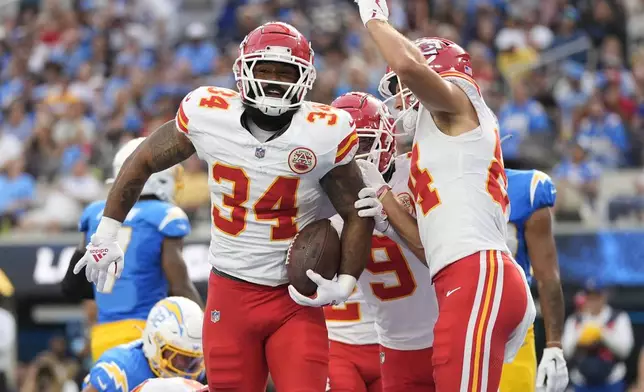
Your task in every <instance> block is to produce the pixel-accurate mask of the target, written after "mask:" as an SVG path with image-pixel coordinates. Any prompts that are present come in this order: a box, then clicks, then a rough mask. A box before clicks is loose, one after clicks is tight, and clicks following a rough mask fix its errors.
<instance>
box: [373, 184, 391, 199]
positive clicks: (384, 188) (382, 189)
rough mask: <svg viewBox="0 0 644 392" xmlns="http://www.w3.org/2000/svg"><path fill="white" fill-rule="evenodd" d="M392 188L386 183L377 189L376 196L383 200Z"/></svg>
mask: <svg viewBox="0 0 644 392" xmlns="http://www.w3.org/2000/svg"><path fill="white" fill-rule="evenodd" d="M390 190H391V187H390V186H389V185H387V184H385V185H383V186H381V187H380V188H379V189H378V190H377V191H376V197H377V198H378V200H380V201H382V199H383V198H384V197H385V195H386V194H387V192H389V191H390Z"/></svg>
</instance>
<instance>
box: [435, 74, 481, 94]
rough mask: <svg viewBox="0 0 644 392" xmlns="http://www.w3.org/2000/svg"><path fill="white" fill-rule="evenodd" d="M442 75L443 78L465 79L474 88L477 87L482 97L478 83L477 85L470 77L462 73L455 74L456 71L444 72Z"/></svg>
mask: <svg viewBox="0 0 644 392" xmlns="http://www.w3.org/2000/svg"><path fill="white" fill-rule="evenodd" d="M440 75H441V77H443V78H459V79H463V80H465V81H467V82H469V83H471V84H472V85H474V87H476V91H477V92H478V93H479V95H481V88H480V87H479V85H478V83H476V80H474V79H472V78H471V77H470V76H469V75H466V74H464V73H461V72H455V71H447V72H443V73H441V74H440Z"/></svg>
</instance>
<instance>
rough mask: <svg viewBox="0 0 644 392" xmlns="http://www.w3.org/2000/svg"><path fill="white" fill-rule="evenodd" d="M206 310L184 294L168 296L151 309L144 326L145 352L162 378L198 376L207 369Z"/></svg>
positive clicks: (195, 377) (156, 372) (190, 377)
mask: <svg viewBox="0 0 644 392" xmlns="http://www.w3.org/2000/svg"><path fill="white" fill-rule="evenodd" d="M202 328H203V311H202V310H201V308H200V307H199V305H197V304H196V303H195V302H193V301H191V300H189V299H188V298H184V297H168V298H166V299H162V300H161V301H159V302H157V304H156V305H154V307H153V308H152V310H150V314H149V315H148V320H147V322H146V324H145V329H144V330H143V335H142V337H141V339H143V353H144V354H145V356H146V358H147V359H148V362H149V363H150V368H151V369H152V371H153V372H154V373H155V374H156V375H157V377H159V378H171V377H183V378H189V379H192V380H197V379H199V377H200V376H201V375H202V373H203V371H204V360H203V346H202V342H201V329H202Z"/></svg>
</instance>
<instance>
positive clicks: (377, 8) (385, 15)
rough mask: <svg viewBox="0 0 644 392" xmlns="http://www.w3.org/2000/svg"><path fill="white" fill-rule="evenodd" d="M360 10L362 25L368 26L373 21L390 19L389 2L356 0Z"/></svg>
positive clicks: (382, 0) (383, 0)
mask: <svg viewBox="0 0 644 392" xmlns="http://www.w3.org/2000/svg"><path fill="white" fill-rule="evenodd" d="M355 1H356V3H357V4H358V9H359V10H360V18H361V19H362V23H364V25H365V26H366V25H367V22H369V21H370V20H372V19H377V20H384V21H385V22H386V21H387V20H388V19H389V8H388V7H387V0H355Z"/></svg>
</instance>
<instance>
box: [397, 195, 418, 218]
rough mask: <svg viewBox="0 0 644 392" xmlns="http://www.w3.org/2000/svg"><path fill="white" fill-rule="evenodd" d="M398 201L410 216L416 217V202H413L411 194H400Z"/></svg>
mask: <svg viewBox="0 0 644 392" xmlns="http://www.w3.org/2000/svg"><path fill="white" fill-rule="evenodd" d="M396 199H398V203H400V205H401V206H403V207H405V209H406V210H407V212H408V213H409V214H410V215H413V216H416V209H415V208H414V202H413V201H412V200H413V199H412V197H411V195H410V194H409V193H407V192H403V193H399V194H398V195H397V196H396Z"/></svg>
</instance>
